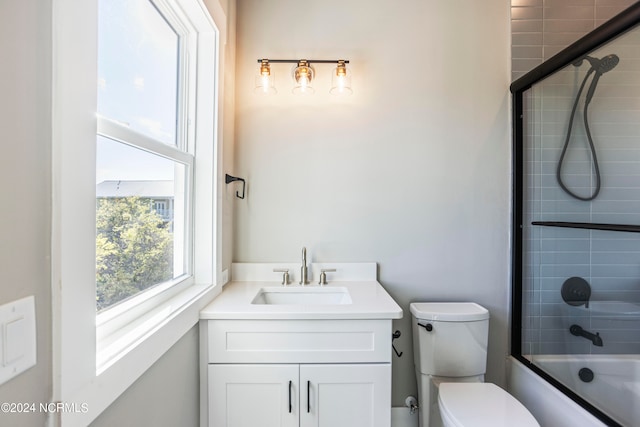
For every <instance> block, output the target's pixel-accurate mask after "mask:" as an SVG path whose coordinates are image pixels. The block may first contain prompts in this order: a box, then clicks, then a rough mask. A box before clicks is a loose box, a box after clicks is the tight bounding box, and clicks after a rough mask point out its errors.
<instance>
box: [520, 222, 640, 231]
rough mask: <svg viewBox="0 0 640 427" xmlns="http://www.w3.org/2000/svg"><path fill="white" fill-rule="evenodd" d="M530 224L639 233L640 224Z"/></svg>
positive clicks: (534, 223) (533, 223)
mask: <svg viewBox="0 0 640 427" xmlns="http://www.w3.org/2000/svg"><path fill="white" fill-rule="evenodd" d="M531 225H542V226H545V227H561V228H581V229H585V230H602V231H625V232H628V233H640V225H629V224H597V223H591V222H564V221H533V222H532V223H531Z"/></svg>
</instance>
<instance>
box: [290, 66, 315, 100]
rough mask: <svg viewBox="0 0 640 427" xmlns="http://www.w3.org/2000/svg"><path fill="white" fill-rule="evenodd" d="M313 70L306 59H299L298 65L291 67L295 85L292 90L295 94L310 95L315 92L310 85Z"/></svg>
mask: <svg viewBox="0 0 640 427" xmlns="http://www.w3.org/2000/svg"><path fill="white" fill-rule="evenodd" d="M313 76H314V70H313V67H311V65H309V64H308V63H307V61H300V62H299V63H298V66H297V67H295V68H294V69H293V80H294V81H295V86H294V88H293V90H292V92H293V93H294V94H296V95H311V94H313V93H314V92H315V90H314V89H313V87H312V86H311V81H312V80H313Z"/></svg>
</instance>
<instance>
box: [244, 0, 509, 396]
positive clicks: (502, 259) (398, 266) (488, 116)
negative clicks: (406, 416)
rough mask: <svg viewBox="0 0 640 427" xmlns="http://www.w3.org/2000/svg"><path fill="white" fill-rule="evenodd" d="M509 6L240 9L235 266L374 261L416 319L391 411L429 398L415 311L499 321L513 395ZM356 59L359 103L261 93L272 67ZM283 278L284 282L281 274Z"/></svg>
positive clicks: (278, 1) (402, 344)
mask: <svg viewBox="0 0 640 427" xmlns="http://www.w3.org/2000/svg"><path fill="white" fill-rule="evenodd" d="M509 5H510V3H509V0H490V1H489V0H488V1H483V2H478V1H475V0H454V1H446V2H429V1H424V0H406V1H403V2H371V1H368V0H349V1H345V0H323V1H319V2H311V3H310V2H298V1H295V0H271V1H265V0H239V1H238V33H237V41H238V50H237V62H236V66H237V78H236V83H237V84H236V151H235V172H236V173H237V174H238V175H239V176H242V177H244V178H247V181H248V185H247V190H248V193H247V198H246V199H245V200H244V201H240V200H237V201H236V206H235V209H236V216H235V230H234V232H235V240H234V256H233V259H234V261H236V262H277V261H283V262H284V261H287V262H296V261H298V260H299V257H300V249H301V247H302V246H306V247H307V248H308V249H309V251H310V253H311V259H312V261H314V262H316V261H317V262H324V261H334V262H349V261H375V262H377V263H378V265H379V279H380V281H381V283H382V284H383V286H384V287H385V288H386V289H387V290H388V291H389V292H390V293H391V294H392V296H393V297H394V298H395V299H396V300H397V301H398V302H399V303H400V304H401V305H402V307H403V308H404V309H405V318H404V319H403V320H401V321H397V322H396V324H395V325H394V326H395V327H396V328H398V329H400V330H401V331H402V333H403V335H402V337H401V338H400V339H399V340H398V341H396V343H397V347H398V348H399V350H401V351H404V356H403V357H402V358H401V359H397V358H394V370H393V404H394V406H400V405H403V404H404V398H405V396H406V395H407V394H415V393H416V388H415V379H414V374H413V361H412V346H411V326H410V313H409V311H408V308H409V307H408V304H409V302H410V301H420V300H471V301H477V302H478V303H480V304H483V305H485V306H486V307H487V308H488V309H489V310H490V311H491V315H492V319H491V324H490V328H491V332H490V342H489V358H490V361H489V369H488V375H487V377H488V379H489V380H491V381H496V382H498V383H500V384H503V383H504V371H505V369H504V364H505V356H506V355H507V353H508V348H507V339H508V338H507V329H508V305H509V299H508V295H509V287H510V282H509V262H510V261H509V259H510V251H509V245H510V239H509V229H510V122H509V114H510V110H509V92H508V86H509V83H510V65H509V59H510V55H509V46H510V36H509V31H510V22H509V19H510V17H509ZM263 57H268V58H293V59H300V58H311V59H324V58H327V59H338V58H346V59H349V60H350V61H351V64H350V68H351V69H352V70H353V89H354V95H353V96H351V97H349V98H347V99H334V98H332V97H330V96H329V95H328V94H326V92H327V91H328V89H329V81H328V79H329V74H330V69H331V67H330V66H325V65H317V66H316V72H317V74H318V82H317V85H316V86H317V87H316V89H317V92H316V94H315V95H314V96H313V97H310V98H297V97H295V96H293V95H291V94H290V88H291V79H290V77H289V75H290V70H291V67H290V66H288V65H277V64H276V65H273V66H272V69H273V70H274V72H275V73H277V75H276V84H277V86H278V90H279V93H278V95H276V96H275V97H273V98H263V97H259V96H256V95H254V94H253V93H252V85H253V77H254V75H255V73H256V71H257V63H256V60H257V59H258V58H263ZM274 280H275V277H274Z"/></svg>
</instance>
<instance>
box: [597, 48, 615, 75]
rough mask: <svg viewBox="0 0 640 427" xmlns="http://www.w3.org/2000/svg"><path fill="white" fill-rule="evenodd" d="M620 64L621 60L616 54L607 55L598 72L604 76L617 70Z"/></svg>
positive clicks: (601, 61)
mask: <svg viewBox="0 0 640 427" xmlns="http://www.w3.org/2000/svg"><path fill="white" fill-rule="evenodd" d="M618 62H620V58H618V55H616V54H614V53H612V54H611V55H607V56H605V57H604V58H602V59H601V60H600V64H598V68H596V72H598V73H600V74H604V73H606V72H607V71H611V70H613V69H614V68H616V65H618Z"/></svg>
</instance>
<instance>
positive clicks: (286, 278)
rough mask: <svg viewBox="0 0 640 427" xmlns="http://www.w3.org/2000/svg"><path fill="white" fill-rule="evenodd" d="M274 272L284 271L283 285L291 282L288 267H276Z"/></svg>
mask: <svg viewBox="0 0 640 427" xmlns="http://www.w3.org/2000/svg"><path fill="white" fill-rule="evenodd" d="M273 272H274V273H282V286H287V285H288V284H289V269H288V268H274V269H273Z"/></svg>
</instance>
